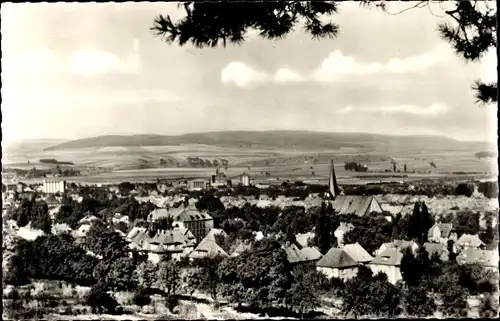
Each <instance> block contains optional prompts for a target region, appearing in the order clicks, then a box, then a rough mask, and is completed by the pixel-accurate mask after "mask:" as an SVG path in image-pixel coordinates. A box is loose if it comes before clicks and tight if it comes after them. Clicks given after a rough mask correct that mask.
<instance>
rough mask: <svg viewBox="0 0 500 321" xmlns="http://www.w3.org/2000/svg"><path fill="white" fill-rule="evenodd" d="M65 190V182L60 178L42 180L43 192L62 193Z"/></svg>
mask: <svg viewBox="0 0 500 321" xmlns="http://www.w3.org/2000/svg"><path fill="white" fill-rule="evenodd" d="M65 191H66V182H65V181H62V180H48V179H44V180H43V192H44V193H45V194H56V193H64V192H65Z"/></svg>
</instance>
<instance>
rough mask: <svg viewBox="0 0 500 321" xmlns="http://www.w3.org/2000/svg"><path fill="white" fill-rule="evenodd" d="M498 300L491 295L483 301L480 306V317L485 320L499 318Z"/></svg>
mask: <svg viewBox="0 0 500 321" xmlns="http://www.w3.org/2000/svg"><path fill="white" fill-rule="evenodd" d="M497 300H498V298H494V297H493V296H491V295H486V296H485V297H483V298H482V299H481V305H480V306H479V316H480V317H481V318H484V319H494V318H498V303H497Z"/></svg>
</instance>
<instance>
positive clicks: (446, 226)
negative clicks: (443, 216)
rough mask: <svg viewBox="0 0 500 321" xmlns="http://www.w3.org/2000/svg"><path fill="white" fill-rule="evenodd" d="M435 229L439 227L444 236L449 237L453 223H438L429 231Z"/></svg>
mask: <svg viewBox="0 0 500 321" xmlns="http://www.w3.org/2000/svg"><path fill="white" fill-rule="evenodd" d="M434 229H439V231H440V232H441V237H442V238H448V237H449V236H450V233H451V230H452V229H453V225H452V224H451V223H436V224H434V225H433V226H432V227H431V228H430V229H429V232H431V231H433V230H434Z"/></svg>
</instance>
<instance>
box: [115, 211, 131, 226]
mask: <svg viewBox="0 0 500 321" xmlns="http://www.w3.org/2000/svg"><path fill="white" fill-rule="evenodd" d="M111 222H112V223H113V224H118V223H120V222H123V223H125V224H127V225H128V224H129V220H128V216H127V215H122V214H120V213H115V215H114V216H113V217H112V218H111Z"/></svg>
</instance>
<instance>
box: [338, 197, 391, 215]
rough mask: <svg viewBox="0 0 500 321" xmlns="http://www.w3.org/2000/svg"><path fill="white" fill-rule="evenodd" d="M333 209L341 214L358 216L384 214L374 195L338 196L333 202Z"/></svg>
mask: <svg viewBox="0 0 500 321" xmlns="http://www.w3.org/2000/svg"><path fill="white" fill-rule="evenodd" d="M332 207H333V209H334V210H335V212H337V213H339V214H356V215H358V216H363V215H366V214H369V213H370V212H382V208H381V207H380V204H379V203H378V201H377V199H376V198H375V197H374V196H372V195H370V196H362V195H337V196H336V197H335V199H334V200H333V202H332Z"/></svg>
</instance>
